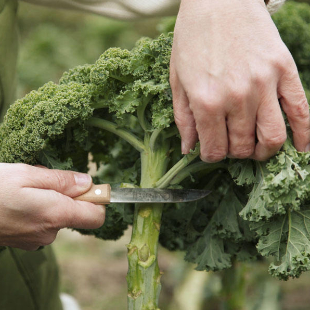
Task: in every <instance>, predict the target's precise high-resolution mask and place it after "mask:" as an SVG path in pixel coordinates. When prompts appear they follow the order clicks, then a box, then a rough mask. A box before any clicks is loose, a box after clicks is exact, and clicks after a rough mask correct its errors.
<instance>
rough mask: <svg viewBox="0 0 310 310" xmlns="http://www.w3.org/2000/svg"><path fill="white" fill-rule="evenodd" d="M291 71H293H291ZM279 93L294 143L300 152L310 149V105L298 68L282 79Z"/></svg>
mask: <svg viewBox="0 0 310 310" xmlns="http://www.w3.org/2000/svg"><path fill="white" fill-rule="evenodd" d="M290 72H291V71H290ZM278 93H279V97H280V102H281V105H282V108H283V110H284V112H285V114H286V115H287V119H288V121H289V124H290V127H291V129H292V132H293V139H294V145H295V147H296V149H297V150H298V151H300V152H304V151H307V152H309V151H310V145H309V144H310V117H309V105H308V102H307V98H306V95H305V92H304V90H303V87H302V84H301V81H300V79H299V76H298V72H297V69H296V70H294V72H293V73H291V74H286V75H284V76H283V77H282V79H281V80H280V83H279V86H278Z"/></svg>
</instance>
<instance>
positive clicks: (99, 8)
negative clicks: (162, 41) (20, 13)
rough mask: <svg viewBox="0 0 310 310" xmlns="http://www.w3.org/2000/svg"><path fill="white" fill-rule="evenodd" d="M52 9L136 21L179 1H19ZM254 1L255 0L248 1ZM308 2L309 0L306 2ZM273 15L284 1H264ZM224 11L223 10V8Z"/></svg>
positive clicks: (171, 11)
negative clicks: (73, 10) (78, 11)
mask: <svg viewBox="0 0 310 310" xmlns="http://www.w3.org/2000/svg"><path fill="white" fill-rule="evenodd" d="M21 1H24V2H29V3H33V4H39V5H45V6H49V7H54V8H64V9H75V10H80V11H85V12H90V13H95V14H99V15H103V16H109V17H113V18H118V19H127V20H132V19H138V18H143V17H153V16H171V15H176V14H177V13H178V10H179V4H180V0H148V1H145V0H140V1H138V0H21ZM249 1H255V0H249ZM308 1H310V0H308ZM265 2H266V5H267V8H268V11H269V12H270V13H271V14H273V13H274V12H276V11H277V10H278V9H279V8H280V6H281V5H282V4H283V3H284V2H285V0H266V1H265ZM223 9H225V8H223Z"/></svg>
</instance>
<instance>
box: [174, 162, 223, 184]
mask: <svg viewBox="0 0 310 310" xmlns="http://www.w3.org/2000/svg"><path fill="white" fill-rule="evenodd" d="M216 169H227V165H226V164H225V163H222V162H220V163H216V164H209V163H205V162H203V161H199V162H198V163H194V164H191V165H189V166H187V167H185V168H184V169H183V170H182V171H180V172H179V173H178V174H177V175H176V176H175V177H174V178H173V179H172V180H171V182H170V184H171V185H176V184H180V183H181V182H182V181H183V180H184V179H186V178H187V177H189V176H190V175H191V174H192V173H195V172H198V171H203V170H207V172H211V171H214V170H216Z"/></svg>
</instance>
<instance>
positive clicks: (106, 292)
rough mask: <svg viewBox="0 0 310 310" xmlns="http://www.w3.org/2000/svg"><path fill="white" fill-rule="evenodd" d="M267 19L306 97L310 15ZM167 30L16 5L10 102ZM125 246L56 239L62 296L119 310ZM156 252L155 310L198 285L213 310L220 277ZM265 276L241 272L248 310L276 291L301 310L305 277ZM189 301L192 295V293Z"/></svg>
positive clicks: (94, 308) (258, 270)
mask: <svg viewBox="0 0 310 310" xmlns="http://www.w3.org/2000/svg"><path fill="white" fill-rule="evenodd" d="M273 18H274V20H275V22H276V24H277V25H278V28H279V30H280V32H281V35H282V38H283V40H284V41H285V42H286V44H287V45H288V47H289V49H290V50H291V52H292V54H293V55H294V58H295V60H296V63H297V66H298V68H299V71H300V74H301V77H302V79H303V81H304V86H305V88H306V90H307V92H308V89H310V62H309V59H310V8H309V6H307V5H305V4H299V5H298V6H296V5H294V4H292V3H288V4H287V5H285V7H284V9H282V10H281V11H280V13H279V14H276V15H274V17H273ZM305 21H306V23H305ZM173 25H174V19H173V18H168V19H164V20H162V19H161V20H159V19H151V20H145V21H139V22H122V21H116V20H111V19H108V18H103V17H101V16H96V15H90V14H83V13H78V12H71V11H64V10H63V11H62V10H55V9H50V8H41V7H36V6H34V5H30V4H24V3H21V5H20V8H19V27H20V58H19V65H18V93H17V96H18V97H21V96H23V95H24V94H25V93H27V92H29V91H30V90H32V89H37V88H38V87H40V86H42V85H43V84H44V83H45V82H47V81H51V80H52V81H57V80H58V79H59V77H60V76H61V75H62V73H63V71H66V70H68V69H69V68H71V67H74V66H76V65H79V64H85V63H93V62H94V61H95V60H96V59H97V58H98V57H99V55H100V54H102V52H103V51H104V50H106V49H107V48H109V47H111V46H117V47H121V48H128V49H130V48H132V47H133V45H134V43H135V41H136V40H137V39H139V38H140V37H141V36H150V37H155V36H157V35H158V33H159V32H164V31H168V30H169V31H172V30H173ZM305 42H306V44H305ZM308 96H310V93H309V92H308ZM309 98H310V97H309ZM127 242H129V234H128V235H126V236H125V237H124V238H123V239H121V240H120V241H119V242H117V243H116V242H102V241H100V240H95V238H91V237H82V236H78V235H77V234H76V233H75V234H73V233H71V232H70V231H68V230H64V231H63V232H62V233H60V238H58V239H57V241H56V242H55V249H56V253H57V254H58V259H59V263H60V267H61V274H62V290H63V291H65V292H67V293H69V294H72V295H74V296H75V297H77V298H78V300H79V302H80V303H81V305H82V306H83V310H102V309H109V310H120V309H125V308H126V306H125V304H126V281H125V276H126V272H127V261H126V253H125V252H126V248H125V243H127ZM160 251H161V252H160V254H159V260H160V266H161V268H162V269H163V270H164V271H165V276H164V277H163V278H162V279H163V294H162V297H161V298H162V300H161V304H162V310H175V309H179V310H182V309H183V308H182V303H183V305H184V299H182V295H183V298H184V292H186V293H187V294H188V292H190V289H192V288H190V287H189V286H188V285H189V284H188V283H189V282H190V281H192V282H193V283H197V281H202V280H203V281H205V284H204V285H202V284H201V285H202V286H203V287H202V289H201V290H200V293H199V294H201V292H202V294H203V295H204V296H203V297H202V298H203V303H202V306H201V309H199V310H204V309H209V310H219V309H220V308H219V300H220V299H221V287H220V280H219V276H220V275H214V274H210V276H209V275H208V276H207V277H205V278H204V277H203V279H202V276H201V275H199V276H195V275H196V274H198V273H197V272H195V273H194V274H193V273H192V266H191V265H188V264H186V263H184V262H183V259H180V257H182V255H180V256H179V254H178V253H171V252H168V251H166V250H163V249H161V250H160ZM266 269H267V268H266V266H263V263H259V264H257V263H255V264H249V265H247V267H246V279H247V282H248V287H249V288H248V296H249V297H250V298H249V299H251V301H252V302H253V307H251V309H256V310H259V309H264V310H276V309H278V308H277V306H270V305H271V304H272V303H271V302H273V303H275V302H277V299H278V295H279V290H278V288H279V286H278V285H280V286H281V293H280V294H281V295H282V296H281V304H279V309H282V310H305V309H309V305H310V296H309V294H307V292H308V283H309V280H310V275H309V274H305V275H303V276H302V277H301V278H300V279H298V280H293V281H289V282H285V283H283V282H282V283H280V284H279V282H276V281H274V280H273V279H271V278H270V276H268V275H267V271H266ZM266 279H268V280H266ZM195 281H196V282H195ZM199 283H200V282H199ZM195 293H196V294H197V290H196V291H195ZM189 294H190V295H191V296H192V295H193V293H189ZM266 296H267V297H268V296H269V297H268V298H270V300H269V299H266V298H267V297H266ZM178 302H179V304H178ZM200 302H201V301H200ZM267 302H270V304H269V306H266V303H267ZM197 307H198V306H197ZM197 309H198V308H197ZM187 310H193V309H187ZM246 310H248V309H246Z"/></svg>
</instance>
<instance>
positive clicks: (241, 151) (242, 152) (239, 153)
mask: <svg viewBox="0 0 310 310" xmlns="http://www.w3.org/2000/svg"><path fill="white" fill-rule="evenodd" d="M229 153H230V154H231V155H232V156H233V157H235V158H239V159H243V158H248V157H250V156H251V155H253V153H254V146H252V145H251V146H240V147H234V148H232V149H231V150H230V151H229Z"/></svg>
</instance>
